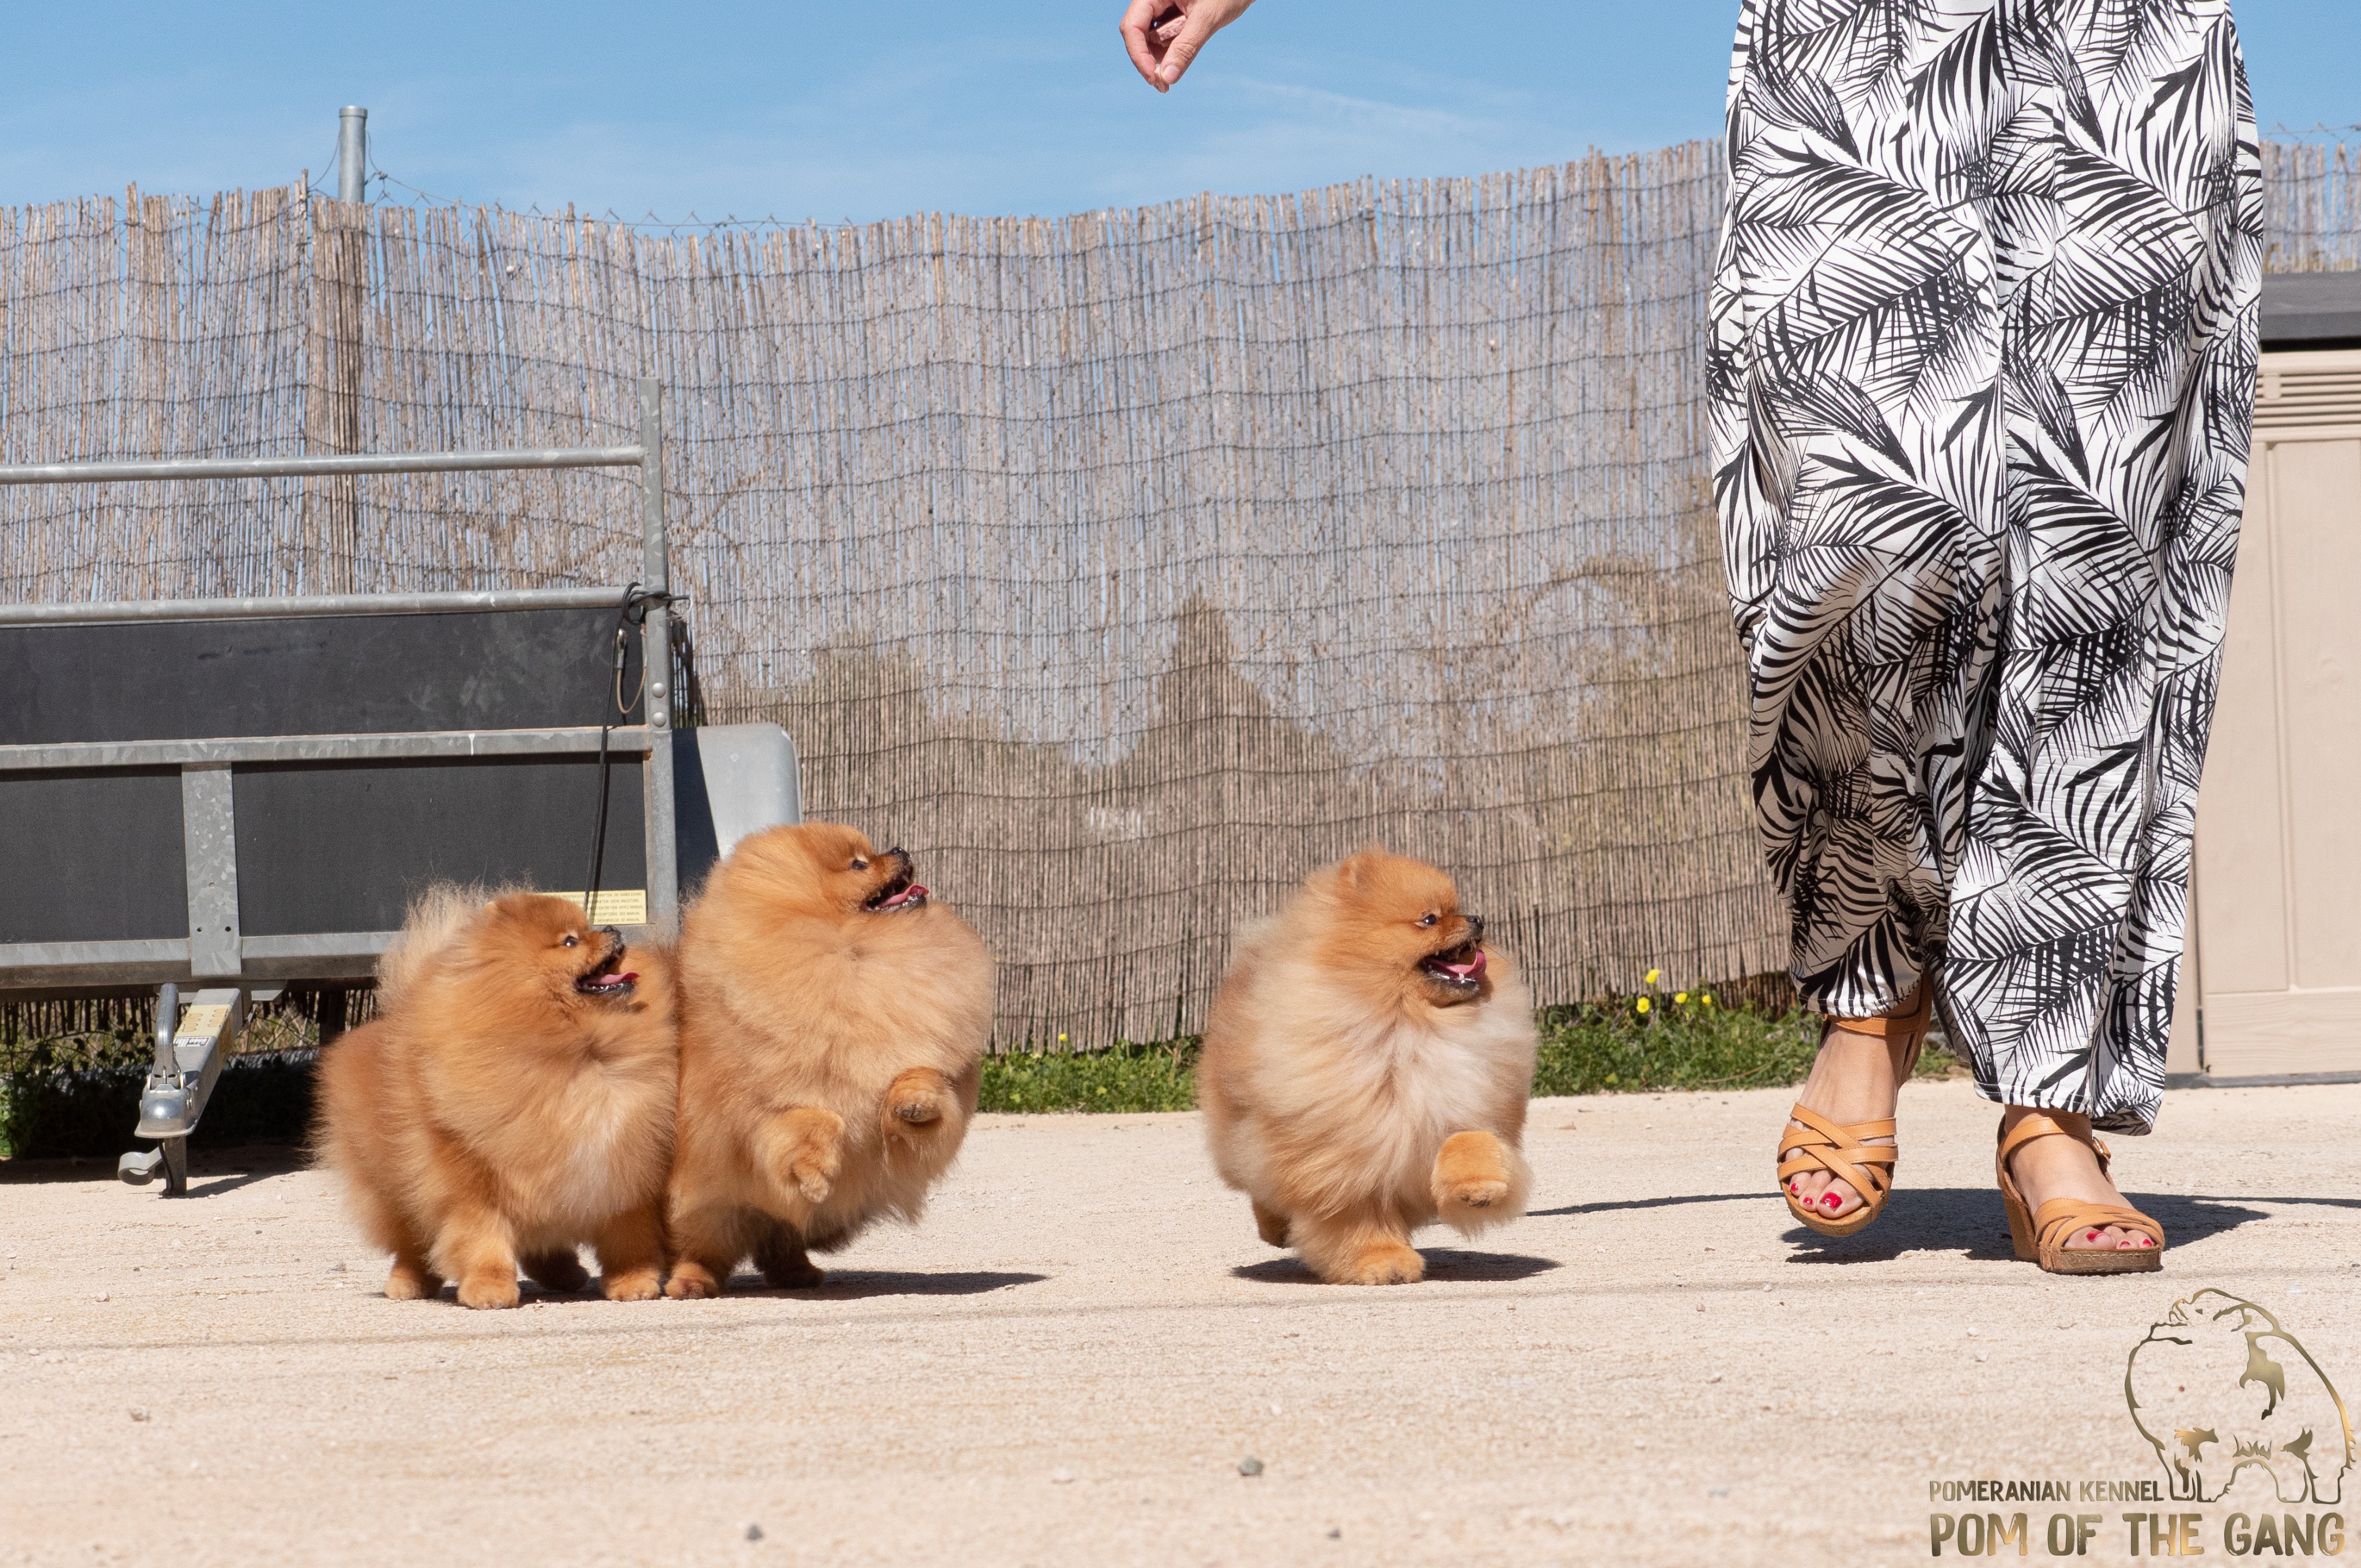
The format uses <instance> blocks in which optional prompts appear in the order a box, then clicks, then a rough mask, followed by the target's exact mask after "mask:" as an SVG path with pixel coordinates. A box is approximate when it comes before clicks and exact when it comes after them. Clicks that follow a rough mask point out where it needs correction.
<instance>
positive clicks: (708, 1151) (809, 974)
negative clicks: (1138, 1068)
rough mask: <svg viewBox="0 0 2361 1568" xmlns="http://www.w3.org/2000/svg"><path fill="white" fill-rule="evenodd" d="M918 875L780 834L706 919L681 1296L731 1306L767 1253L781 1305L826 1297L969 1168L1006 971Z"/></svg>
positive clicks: (681, 1207) (724, 885) (767, 836)
mask: <svg viewBox="0 0 2361 1568" xmlns="http://www.w3.org/2000/svg"><path fill="white" fill-rule="evenodd" d="M911 873H912V868H911V864H910V857H909V856H908V855H906V854H905V853H903V852H902V851H901V850H884V851H882V852H881V851H879V850H876V849H874V848H873V847H872V846H871V845H870V842H869V840H868V839H866V838H864V837H862V835H861V834H860V833H859V832H857V831H855V830H854V829H852V828H844V827H840V826H838V825H836V824H834V823H829V822H810V823H805V824H802V825H800V826H796V827H787V828H772V829H770V830H769V831H768V832H764V833H758V834H756V835H754V836H753V837H752V838H750V839H745V840H743V841H741V843H740V844H739V845H738V846H737V847H736V848H735V849H733V850H730V854H729V856H728V857H727V858H726V859H724V860H723V861H722V862H721V863H720V864H719V866H716V867H715V868H714V870H713V873H712V875H711V877H709V878H708V881H707V883H706V885H705V891H704V892H703V893H702V894H700V895H699V896H698V898H697V902H696V904H695V905H694V906H693V907H692V908H691V909H690V910H689V912H688V917H687V919H686V922H685V923H684V924H683V927H682V931H681V943H680V963H681V1035H680V1124H679V1135H678V1139H677V1143H676V1146H675V1152H674V1156H673V1169H672V1188H671V1195H670V1206H669V1210H668V1217H669V1222H670V1230H671V1236H672V1259H671V1264H672V1277H671V1280H670V1281H669V1283H667V1284H666V1285H665V1287H664V1291H665V1294H667V1295H670V1296H674V1297H679V1298H696V1297H701V1296H712V1295H717V1294H719V1292H720V1290H721V1289H722V1288H723V1287H724V1286H725V1285H726V1284H727V1283H728V1282H729V1279H730V1273H731V1271H732V1270H733V1269H735V1268H736V1267H737V1266H738V1262H739V1260H740V1259H741V1258H742V1257H744V1256H745V1255H747V1254H748V1253H750V1252H751V1253H752V1254H753V1255H754V1261H755V1263H756V1265H757V1266H759V1267H760V1268H761V1269H762V1271H763V1277H764V1278H765V1279H767V1280H769V1281H770V1282H771V1283H772V1284H773V1285H774V1286H777V1287H780V1288H800V1287H807V1286H813V1285H817V1284H818V1283H819V1282H820V1279H821V1277H822V1276H821V1273H820V1270H819V1269H818V1268H817V1267H815V1266H813V1265H812V1262H811V1258H810V1254H811V1253H813V1252H829V1251H832V1250H834V1249H836V1248H838V1247H841V1246H843V1245H845V1244H846V1243H847V1242H850V1241H851V1239H852V1238H853V1237H854V1236H855V1235H857V1234H860V1232H861V1231H862V1228H863V1227H864V1226H866V1225H868V1224H869V1223H872V1222H873V1221H874V1220H877V1219H880V1218H883V1217H886V1216H892V1217H895V1218H898V1219H904V1220H915V1219H917V1217H918V1215H919V1214H920V1213H921V1212H923V1211H924V1209H925V1207H926V1201H927V1191H928V1188H929V1187H930V1186H932V1185H933V1183H934V1181H935V1179H937V1178H938V1177H939V1176H941V1175H942V1174H943V1172H944V1171H945V1170H946V1169H947V1168H949V1167H950V1163H951V1160H952V1159H953V1157H956V1156H957V1155H958V1153H959V1148H960V1144H961V1140H962V1139H964V1138H965V1137H966V1135H967V1124H968V1118H969V1117H970V1116H972V1115H973V1114H974V1113H975V1100H976V1090H977V1087H978V1085H979V1084H980V1082H981V1081H982V1078H983V1047H984V1044H985V1041H986V1040H987V1039H988V1038H989V1036H990V1035H991V1031H992V1007H993V979H994V976H993V962H992V956H991V955H990V954H989V953H987V952H986V951H985V950H984V947H983V941H982V939H981V938H978V937H977V936H976V934H975V932H974V931H973V930H972V929H971V928H970V927H969V926H968V924H967V922H965V921H964V920H961V918H960V917H959V916H957V915H954V914H953V913H951V911H950V910H949V909H947V908H945V907H944V906H943V905H941V904H939V903H938V902H936V901H935V900H934V899H933V898H932V897H931V896H930V895H929V894H928V892H927V890H926V889H925V888H924V887H922V886H920V885H919V884H918V883H917V882H916V881H915V880H913V877H912V874H911Z"/></svg>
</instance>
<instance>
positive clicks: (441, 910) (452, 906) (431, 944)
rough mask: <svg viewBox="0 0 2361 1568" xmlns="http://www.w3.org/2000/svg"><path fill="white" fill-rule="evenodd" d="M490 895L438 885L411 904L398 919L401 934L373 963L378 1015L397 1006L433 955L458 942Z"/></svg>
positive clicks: (458, 886)
mask: <svg viewBox="0 0 2361 1568" xmlns="http://www.w3.org/2000/svg"><path fill="white" fill-rule="evenodd" d="M489 897H490V895H489V894H487V893H486V892H485V891H484V890H483V889H482V888H480V887H469V886H465V885H463V884H461V883H456V882H438V883H434V884H432V885H431V886H429V887H428V888H427V889H426V891H424V892H423V893H422V894H419V895H418V896H417V897H416V898H415V899H413V900H412V901H411V905H410V913H409V914H407V915H406V916H403V917H402V921H401V935H400V936H398V937H396V938H394V939H393V945H392V946H391V947H390V948H386V950H385V953H384V956H383V957H381V958H379V959H378V960H377V1004H378V1008H379V1011H380V1012H382V1011H384V1010H385V1009H387V1008H390V1007H395V1006H399V1005H400V1004H401V998H402V993H403V992H406V991H408V990H409V989H410V987H411V986H412V985H413V984H415V983H416V982H417V980H418V977H419V976H420V975H421V974H423V973H424V972H425V970H426V967H427V965H429V964H431V963H432V962H434V958H435V956H436V955H437V954H439V953H441V952H442V951H443V950H444V949H445V948H448V947H450V946H451V945H452V944H453V943H454V942H456V941H457V940H458V938H459V934H460V932H462V931H464V930H465V929H467V924H468V922H469V921H471V920H473V919H474V918H475V917H476V913H477V911H478V910H480V909H482V908H483V907H484V905H485V904H486V903H487V902H488V901H489Z"/></svg>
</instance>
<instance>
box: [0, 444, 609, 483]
mask: <svg viewBox="0 0 2361 1568" xmlns="http://www.w3.org/2000/svg"><path fill="white" fill-rule="evenodd" d="M644 456H645V454H644V453H642V451H641V449H640V448H638V447H636V446H551V447H543V448H539V449H537V450H532V451H518V452H409V453H395V454H392V455H385V456H379V455H372V454H366V453H363V454H356V455H351V456H335V457H154V458H140V459H134V460H131V461H127V462H119V463H116V462H109V463H11V464H5V465H0V485H81V484H90V483H93V482H96V481H100V480H109V479H272V478H291V477H299V476H302V475H307V474H467V473H479V472H485V471H489V470H495V469H501V468H635V467H639V466H641V463H642V458H643V457H644Z"/></svg>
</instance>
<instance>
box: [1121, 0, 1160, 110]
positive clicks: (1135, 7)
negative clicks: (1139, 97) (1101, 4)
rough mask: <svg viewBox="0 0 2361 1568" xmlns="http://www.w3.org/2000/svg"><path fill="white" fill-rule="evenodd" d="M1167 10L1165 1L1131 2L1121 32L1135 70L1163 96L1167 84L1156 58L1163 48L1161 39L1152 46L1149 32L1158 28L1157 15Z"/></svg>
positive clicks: (1126, 9) (1142, 0)
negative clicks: (1149, 40)
mask: <svg viewBox="0 0 2361 1568" xmlns="http://www.w3.org/2000/svg"><path fill="white" fill-rule="evenodd" d="M1163 9H1164V4H1163V3H1162V0H1131V4H1130V5H1127V6H1126V7H1125V8H1124V13H1123V21H1122V22H1121V23H1120V24H1119V25H1118V30H1120V31H1121V32H1122V34H1123V49H1124V52H1125V53H1126V54H1127V55H1129V56H1131V64H1132V69H1133V70H1135V71H1138V72H1139V77H1140V80H1141V81H1143V82H1147V83H1148V85H1149V86H1150V87H1153V88H1155V89H1156V90H1157V91H1158V92H1159V93H1161V92H1163V91H1164V88H1165V82H1164V80H1163V78H1162V77H1160V76H1159V75H1158V74H1157V60H1156V57H1157V56H1158V55H1159V54H1161V53H1162V52H1163V49H1162V48H1161V47H1160V45H1161V40H1160V39H1159V42H1158V44H1157V45H1151V44H1150V43H1149V42H1148V32H1149V29H1151V28H1153V27H1156V18H1157V16H1158V14H1159V12H1160V11H1162V10H1163ZM1159 30H1160V29H1159Z"/></svg>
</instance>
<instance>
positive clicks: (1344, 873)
mask: <svg viewBox="0 0 2361 1568" xmlns="http://www.w3.org/2000/svg"><path fill="white" fill-rule="evenodd" d="M1385 856H1386V851H1385V848H1384V846H1382V845H1379V844H1364V845H1363V846H1361V848H1360V849H1358V850H1355V851H1354V852H1353V853H1352V854H1350V855H1347V856H1346V857H1345V859H1344V860H1343V861H1341V862H1339V864H1338V865H1337V867H1336V880H1337V882H1338V883H1342V884H1343V885H1344V886H1345V887H1349V888H1352V889H1355V890H1356V891H1358V890H1359V889H1361V888H1364V887H1367V885H1368V882H1369V877H1370V874H1371V873H1372V872H1375V871H1376V870H1377V869H1378V861H1382V860H1384V859H1385Z"/></svg>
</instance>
